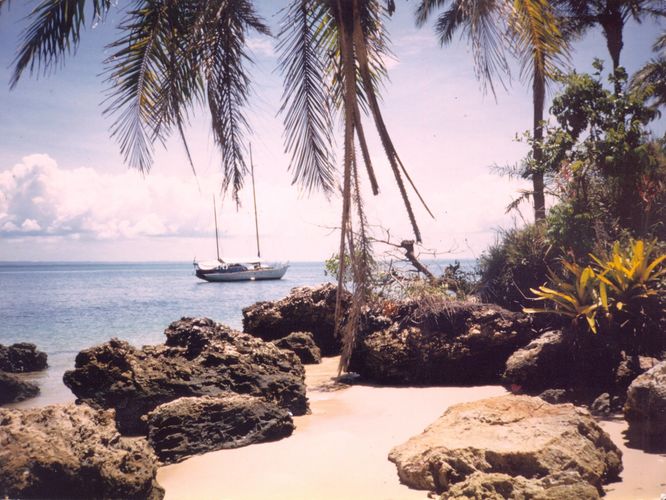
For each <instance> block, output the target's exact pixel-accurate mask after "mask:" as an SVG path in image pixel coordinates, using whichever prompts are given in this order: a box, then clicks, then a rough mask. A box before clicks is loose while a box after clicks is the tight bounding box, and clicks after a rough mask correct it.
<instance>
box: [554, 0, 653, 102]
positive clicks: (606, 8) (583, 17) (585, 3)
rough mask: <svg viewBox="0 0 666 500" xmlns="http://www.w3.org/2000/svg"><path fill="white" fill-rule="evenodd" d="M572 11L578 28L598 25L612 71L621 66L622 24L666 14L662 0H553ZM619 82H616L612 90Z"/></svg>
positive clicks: (618, 87)
mask: <svg viewBox="0 0 666 500" xmlns="http://www.w3.org/2000/svg"><path fill="white" fill-rule="evenodd" d="M555 3H557V4H560V5H563V6H566V7H567V8H568V9H570V11H571V19H572V21H573V22H574V23H575V24H577V25H578V26H577V29H578V30H579V31H583V30H585V29H587V28H591V27H592V26H595V25H599V26H601V29H602V30H603V33H604V37H605V38H606V46H607V47H608V52H609V54H610V56H611V60H612V62H613V72H615V70H616V69H617V68H618V67H619V66H620V54H621V52H622V47H623V46H624V40H623V34H624V26H625V24H626V23H627V21H628V20H629V19H634V20H635V21H637V22H639V23H640V22H641V21H642V20H643V19H644V18H645V17H647V16H651V17H655V18H661V17H664V16H666V5H665V4H664V0H556V1H555ZM620 87H621V84H620V83H619V82H616V83H615V93H616V94H618V93H619V92H620V90H621V89H620Z"/></svg>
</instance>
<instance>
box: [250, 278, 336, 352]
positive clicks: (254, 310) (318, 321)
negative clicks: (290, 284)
mask: <svg viewBox="0 0 666 500" xmlns="http://www.w3.org/2000/svg"><path fill="white" fill-rule="evenodd" d="M336 297H337V291H336V286H335V285H333V284H330V283H329V284H326V285H322V286H319V287H300V288H294V289H293V290H292V291H291V293H290V294H289V295H288V296H287V297H285V298H284V299H281V300H277V301H274V302H257V303H256V304H254V305H252V306H250V307H246V308H245V309H243V331H245V332H247V333H250V334H252V335H254V336H256V337H259V338H262V339H264V340H276V339H280V338H282V337H286V336H287V335H289V334H290V333H292V332H302V331H305V332H312V335H313V337H314V341H315V343H316V344H317V346H318V347H319V349H321V353H322V354H323V355H324V356H334V355H336V354H339V353H340V341H339V339H337V338H336V337H335V320H334V319H335V301H336ZM348 302H349V294H345V297H344V298H343V304H347V303H348Z"/></svg>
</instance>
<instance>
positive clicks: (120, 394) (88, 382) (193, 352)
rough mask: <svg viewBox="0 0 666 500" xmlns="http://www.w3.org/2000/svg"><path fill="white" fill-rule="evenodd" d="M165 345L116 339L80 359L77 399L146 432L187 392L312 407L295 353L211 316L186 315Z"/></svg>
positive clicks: (127, 429)
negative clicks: (154, 417)
mask: <svg viewBox="0 0 666 500" xmlns="http://www.w3.org/2000/svg"><path fill="white" fill-rule="evenodd" d="M165 334H166V337H167V340H166V343H165V344H164V345H156V346H144V347H143V348H141V349H138V348H135V347H132V346H131V345H129V344H128V343H127V342H124V341H121V340H117V339H114V340H111V341H109V342H107V343H105V344H102V345H100V346H97V347H93V348H91V349H87V350H85V351H81V352H80V353H79V354H78V355H77V357H76V366H75V369H74V370H72V371H68V372H66V373H65V375H64V382H65V384H66V385H67V386H68V387H69V388H70V389H71V390H72V392H73V393H74V394H75V395H76V396H77V397H78V398H79V401H83V402H86V403H89V404H91V405H93V406H96V407H101V408H114V409H115V410H116V419H117V423H118V428H119V429H120V431H121V432H122V433H124V434H145V433H146V431H147V427H146V422H145V417H144V416H145V415H146V414H147V413H148V412H150V411H152V410H153V409H155V408H156V407H157V406H159V405H161V404H164V403H168V402H169V401H173V400H174V399H178V398H180V397H183V396H216V395H219V394H220V393H222V392H225V391H233V392H237V393H239V394H249V395H252V396H258V397H261V398H263V399H265V400H266V401H270V402H274V403H276V404H277V405H278V406H280V407H282V408H286V409H288V410H289V411H291V412H292V413H293V414H294V415H303V414H304V413H306V412H307V410H308V405H307V398H306V396H305V383H304V380H305V371H304V369H303V365H302V364H301V362H300V361H299V360H298V358H297V357H296V355H295V354H293V353H291V352H289V351H283V350H281V349H278V348H277V347H275V346H274V345H273V344H271V343H266V342H263V341H261V340H260V339H257V338H255V337H253V336H251V335H247V334H243V333H239V332H236V331H233V330H231V329H230V328H228V327H226V326H223V325H220V324H218V323H215V322H214V321H213V320H211V319H208V318H194V319H193V318H183V319H181V320H180V321H176V322H174V323H172V324H171V325H170V326H169V327H168V328H167V329H166V330H165Z"/></svg>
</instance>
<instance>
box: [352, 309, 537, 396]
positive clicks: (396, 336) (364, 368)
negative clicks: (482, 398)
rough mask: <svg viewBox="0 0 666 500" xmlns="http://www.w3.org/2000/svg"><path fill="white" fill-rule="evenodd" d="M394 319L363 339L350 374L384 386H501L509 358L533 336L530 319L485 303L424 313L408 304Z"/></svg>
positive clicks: (430, 310) (363, 335)
mask: <svg viewBox="0 0 666 500" xmlns="http://www.w3.org/2000/svg"><path fill="white" fill-rule="evenodd" d="M390 320H391V323H392V324H391V326H389V327H388V328H383V329H380V330H378V331H369V332H368V331H365V332H362V333H361V334H360V335H359V337H360V341H359V343H358V345H357V348H356V349H355V351H354V354H353V356H352V359H351V363H350V368H349V369H350V371H354V372H357V373H359V374H360V375H361V376H362V377H363V378H366V379H369V380H372V381H374V382H379V383H386V384H401V385H402V384H464V385H474V384H490V383H497V382H498V381H499V379H500V374H501V373H502V371H503V370H504V365H505V363H506V360H507V358H508V357H509V356H510V355H511V354H512V353H513V352H514V351H515V350H516V349H518V348H519V347H522V346H524V345H525V344H527V343H528V342H529V341H530V339H531V338H532V337H533V336H534V332H533V331H532V328H531V323H530V319H529V318H528V317H527V316H526V315H524V314H522V313H514V312H509V311H506V310H504V309H501V308H499V307H497V306H492V305H487V304H470V303H459V302H452V301H447V300H442V302H441V303H437V304H428V305H427V309H426V310H425V311H420V310H419V305H418V304H415V303H407V304H405V305H402V306H400V307H399V308H398V310H397V312H396V313H394V314H393V315H392V317H391V318H390ZM375 323H376V324H379V325H380V324H381V322H379V321H375Z"/></svg>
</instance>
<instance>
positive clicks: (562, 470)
mask: <svg viewBox="0 0 666 500" xmlns="http://www.w3.org/2000/svg"><path fill="white" fill-rule="evenodd" d="M621 457H622V453H621V451H620V450H619V449H618V448H617V447H616V446H615V445H614V444H613V442H612V441H611V439H610V437H609V436H608V434H606V433H605V432H604V431H603V430H602V429H601V427H599V425H598V424H597V423H596V422H595V421H594V419H593V418H592V417H591V415H590V414H589V412H587V411H586V410H583V409H581V408H577V407H575V406H573V405H571V404H565V405H551V404H549V403H546V402H545V401H543V400H542V399H540V398H534V397H529V396H513V395H507V396H500V397H496V398H490V399H484V400H481V401H475V402H471V403H463V404H459V405H455V406H452V407H450V408H449V409H448V410H447V411H446V412H445V413H444V414H443V415H442V416H441V417H440V418H439V419H438V420H437V421H435V422H434V423H433V424H432V425H430V426H429V427H428V428H427V429H426V430H425V431H424V432H423V433H422V434H420V435H418V436H415V437H412V438H411V439H409V440H408V441H407V442H405V443H404V444H401V445H399V446H396V447H395V448H393V450H391V453H390V455H389V460H391V461H392V462H394V463H395V464H396V466H397V468H398V475H399V476H400V479H401V481H402V482H403V483H405V484H407V485H408V486H410V487H412V488H417V489H425V490H434V491H436V492H438V493H443V492H447V491H449V490H450V489H452V488H454V486H456V485H460V488H463V486H464V483H465V482H466V481H470V480H471V477H472V476H473V474H475V473H482V474H489V473H497V474H504V475H507V476H510V477H512V478H519V477H522V478H526V479H530V480H534V481H535V482H534V483H531V486H534V485H538V484H539V483H540V482H541V481H545V480H547V478H550V479H548V480H549V481H550V480H552V479H553V478H555V477H559V476H560V475H561V474H577V475H578V476H579V477H580V482H581V483H583V487H584V486H585V484H588V485H591V486H592V487H594V488H596V489H597V490H598V491H599V492H601V491H602V489H601V488H602V485H603V484H604V483H606V482H608V481H609V480H611V479H613V478H616V477H617V476H618V474H619V473H620V471H621V470H622V460H621ZM517 481H518V483H520V481H522V479H517ZM531 486H530V487H531ZM517 487H522V486H520V484H518V486H517ZM453 491H454V492H455V491H459V489H456V490H453Z"/></svg>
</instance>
